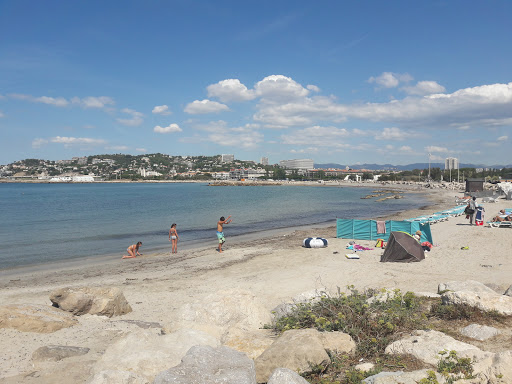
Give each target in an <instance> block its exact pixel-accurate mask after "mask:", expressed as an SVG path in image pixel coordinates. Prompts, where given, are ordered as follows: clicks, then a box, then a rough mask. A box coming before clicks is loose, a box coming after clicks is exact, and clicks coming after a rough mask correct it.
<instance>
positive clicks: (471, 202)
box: [468, 196, 478, 225]
mask: <svg viewBox="0 0 512 384" xmlns="http://www.w3.org/2000/svg"><path fill="white" fill-rule="evenodd" d="M476 207H478V204H477V202H476V197H475V196H473V198H472V199H471V200H469V202H468V208H469V209H471V210H473V213H470V214H469V225H473V223H474V222H475V216H476Z"/></svg>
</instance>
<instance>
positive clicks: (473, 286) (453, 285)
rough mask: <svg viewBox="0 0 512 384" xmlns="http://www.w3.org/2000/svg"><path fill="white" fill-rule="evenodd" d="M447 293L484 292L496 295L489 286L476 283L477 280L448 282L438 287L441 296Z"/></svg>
mask: <svg viewBox="0 0 512 384" xmlns="http://www.w3.org/2000/svg"><path fill="white" fill-rule="evenodd" d="M446 291H454V292H457V291H468V292H478V293H481V292H484V293H496V292H494V290H492V289H491V288H489V287H488V286H486V285H484V284H482V283H480V282H478V281H475V280H466V281H448V282H447V283H441V284H439V285H438V287H437V292H438V293H439V294H442V293H445V292H446Z"/></svg>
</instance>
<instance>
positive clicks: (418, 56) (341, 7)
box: [0, 0, 512, 165]
mask: <svg viewBox="0 0 512 384" xmlns="http://www.w3.org/2000/svg"><path fill="white" fill-rule="evenodd" d="M511 14H512V2H510V1H507V0H496V1H493V2H491V3H489V2H462V1H458V0H455V1H445V2H443V1H438V2H430V1H426V2H410V1H406V0H398V1H394V2H382V1H378V0H369V1H366V2H339V1H333V0H328V1H325V2H323V3H322V4H321V5H318V4H315V3H311V2H308V1H304V0H297V1H293V2H292V1H286V0H285V1H281V2H274V3H272V12H269V11H268V7H267V6H265V4H262V3H246V2H235V1H233V0H225V1H220V2H210V1H206V0H195V1H193V2H176V1H169V2H142V1H135V2H129V3H126V4H124V3H123V4H122V6H120V3H118V2H100V1H98V0H91V1H88V2H65V3H59V4H58V6H57V5H52V4H48V3H45V2H25V1H18V0H16V1H15V0H5V1H2V2H1V4H0V35H1V36H8V37H9V38H4V39H3V40H2V42H1V45H0V47H1V49H0V141H1V142H2V144H4V146H3V150H2V152H1V153H0V164H8V163H12V162H15V161H17V160H22V159H27V158H38V159H48V160H58V159H66V158H68V159H69V158H71V157H77V156H78V157H80V156H88V155H93V154H100V153H104V154H113V153H127V154H131V155H137V154H144V153H158V152H159V153H167V154H172V155H178V156H179V155H189V156H198V155H206V156H211V155H215V154H219V153H228V154H233V155H234V157H235V158H237V159H244V160H252V161H259V160H260V159H261V158H267V159H268V160H269V163H270V164H275V163H278V162H279V161H280V160H283V159H298V158H311V159H314V160H315V162H316V163H338V164H363V163H380V164H386V163H389V164H395V165H404V164H411V163H420V162H421V163H423V162H428V161H429V158H430V161H432V162H437V163H443V162H444V161H445V159H446V158H448V157H453V158H457V159H458V160H459V161H460V162H464V163H475V164H488V165H492V164H503V163H504V164H508V163H510V162H511V161H512V159H511V156H510V146H511V134H510V132H512V130H511V128H512V71H511V70H510V63H511V62H512V45H511V44H510V42H509V38H510V36H512V23H510V20H509V19H510V15H511ZM429 154H431V156H429Z"/></svg>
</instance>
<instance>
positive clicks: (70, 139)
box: [50, 136, 106, 145]
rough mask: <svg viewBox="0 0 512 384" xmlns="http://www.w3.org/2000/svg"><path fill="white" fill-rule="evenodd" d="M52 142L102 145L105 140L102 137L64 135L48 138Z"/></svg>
mask: <svg viewBox="0 0 512 384" xmlns="http://www.w3.org/2000/svg"><path fill="white" fill-rule="evenodd" d="M50 142H52V143H59V144H66V145H74V144H87V145H102V144H105V143H106V141H105V140H103V139H92V138H89V137H66V136H55V137H52V138H51V139H50Z"/></svg>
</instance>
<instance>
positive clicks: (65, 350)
mask: <svg viewBox="0 0 512 384" xmlns="http://www.w3.org/2000/svg"><path fill="white" fill-rule="evenodd" d="M88 352H89V348H83V347H70V346H67V345H48V346H46V347H40V348H38V349H36V350H35V351H34V353H32V360H33V361H59V360H62V359H66V358H68V357H73V356H82V355H85V354H86V353H88Z"/></svg>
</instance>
